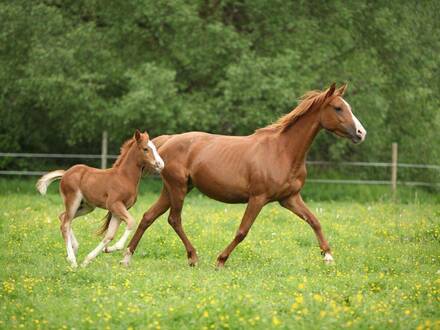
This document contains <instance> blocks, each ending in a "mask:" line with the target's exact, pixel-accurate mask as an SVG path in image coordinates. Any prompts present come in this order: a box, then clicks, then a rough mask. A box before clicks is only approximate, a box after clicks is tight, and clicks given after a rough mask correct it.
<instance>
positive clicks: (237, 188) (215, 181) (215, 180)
mask: <svg viewBox="0 0 440 330" xmlns="http://www.w3.org/2000/svg"><path fill="white" fill-rule="evenodd" d="M228 179H230V180H228ZM191 181H192V184H193V185H194V186H195V187H196V188H197V189H199V190H200V191H201V192H202V193H203V194H205V195H206V196H208V197H210V198H213V199H215V200H218V201H221V202H224V203H246V202H247V201H248V199H249V192H248V190H247V189H246V185H244V184H243V183H242V180H236V179H235V178H227V177H224V176H223V177H222V176H221V175H211V174H210V173H206V172H204V173H195V174H193V175H191Z"/></svg>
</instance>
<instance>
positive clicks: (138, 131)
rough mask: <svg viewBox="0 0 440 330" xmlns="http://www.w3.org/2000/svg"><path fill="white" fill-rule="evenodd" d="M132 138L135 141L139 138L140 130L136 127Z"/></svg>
mask: <svg viewBox="0 0 440 330" xmlns="http://www.w3.org/2000/svg"><path fill="white" fill-rule="evenodd" d="M134 138H135V139H136V141H139V140H140V139H141V131H140V130H138V129H136V132H134Z"/></svg>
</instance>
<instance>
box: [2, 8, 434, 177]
mask: <svg viewBox="0 0 440 330" xmlns="http://www.w3.org/2000/svg"><path fill="white" fill-rule="evenodd" d="M439 12H440V5H439V3H438V2H435V1H425V2H415V3H411V2H404V3H401V2H389V1H379V2H377V1H376V2H374V3H360V2H351V3H347V2H340V1H333V2H316V1H290V2H287V3H286V2H285V1H263V0H258V1H255V0H252V1H251V0H242V1H236V0H234V1H232V0H231V1H223V2H221V1H213V2H210V1H195V0H194V1H178V0H175V1H147V0H142V1H122V0H118V1H112V2H110V3H109V2H107V1H103V0H96V1H58V0H45V1H43V0H39V1H32V2H30V1H25V0H18V1H13V2H11V1H1V2H0V115H1V118H2V120H1V122H0V150H1V151H14V152H16V151H28V152H29V151H35V152H70V153H73V152H90V153H96V152H97V150H98V148H99V145H100V136H101V132H102V131H103V130H104V129H107V130H109V132H110V139H111V141H110V142H111V143H110V145H111V149H112V152H116V151H117V150H118V148H119V145H120V144H121V142H122V141H123V140H124V139H126V138H127V137H129V136H131V134H132V131H133V129H134V128H137V127H138V128H141V129H147V130H148V131H149V132H150V133H151V135H153V136H156V135H160V134H164V133H179V132H184V131H189V130H203V131H210V132H215V133H223V134H250V133H252V132H253V131H254V130H255V129H256V128H258V127H262V126H265V125H267V124H269V123H270V122H272V121H274V120H276V119H277V118H278V117H279V116H281V115H282V114H284V113H286V112H288V111H290V110H291V109H292V108H293V107H294V106H295V105H296V99H297V98H298V97H299V96H301V94H303V93H304V92H306V91H308V90H311V89H323V88H326V87H327V86H328V85H329V83H331V82H332V81H337V82H338V83H342V82H348V83H349V90H348V93H347V96H346V97H347V100H348V101H349V102H350V104H351V105H352V108H353V110H354V112H355V113H356V115H357V116H358V117H359V118H360V120H361V121H362V122H363V124H364V126H365V127H366V128H367V130H368V138H367V141H366V143H364V144H363V145H361V146H359V147H354V146H353V145H352V144H350V143H349V142H348V141H343V140H341V139H337V138H335V137H333V136H330V135H328V134H321V135H320V136H319V137H318V140H317V141H316V143H315V144H314V146H313V148H312V150H311V153H310V158H312V159H325V160H338V159H343V160H365V161H388V160H389V158H390V157H389V154H390V144H391V142H399V148H400V160H401V161H403V162H414V163H434V164H438V163H439V162H440V149H439V148H433V147H432V143H431V142H433V141H438V140H439V131H440V113H439V112H438V109H439V106H440V102H439V98H438V97H437V95H438V92H439V86H440V81H439V79H440V78H439V77H440V76H439V75H438V71H439V65H440V64H439V61H438V54H439V52H440V39H439V38H438V33H436V30H435V29H436V27H437V26H438V21H440V17H439V14H438V13H439ZM3 167H4V166H3ZM403 175H404V176H407V178H408V177H410V175H409V174H408V175H406V174H403ZM418 179H420V180H434V176H433V174H432V172H426V173H423V174H421V175H420V176H418Z"/></svg>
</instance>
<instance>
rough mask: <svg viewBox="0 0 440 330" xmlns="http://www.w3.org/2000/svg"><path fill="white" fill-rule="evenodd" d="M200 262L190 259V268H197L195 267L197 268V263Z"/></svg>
mask: <svg viewBox="0 0 440 330" xmlns="http://www.w3.org/2000/svg"><path fill="white" fill-rule="evenodd" d="M198 262H199V260H198V259H188V265H189V266H190V267H195V266H197V263H198Z"/></svg>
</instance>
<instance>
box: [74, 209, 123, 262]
mask: <svg viewBox="0 0 440 330" xmlns="http://www.w3.org/2000/svg"><path fill="white" fill-rule="evenodd" d="M120 223H121V221H120V220H119V219H118V218H117V217H116V216H115V215H113V214H112V218H111V219H110V223H109V225H108V228H107V231H106V233H105V235H104V239H103V240H102V241H101V242H100V243H99V244H98V246H97V247H96V248H95V249H94V250H93V251H92V252H90V253H89V254H88V255H87V257H86V258H85V259H84V261H83V263H82V264H81V266H83V267H85V266H87V265H88V264H89V263H90V262H91V261H92V260H93V259H95V258H96V257H97V256H98V254H100V253H101V252H102V250H103V249H104V248H105V247H106V246H107V244H108V243H110V241H111V240H112V239H113V237H115V234H116V231H117V230H118V228H119V224H120Z"/></svg>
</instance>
